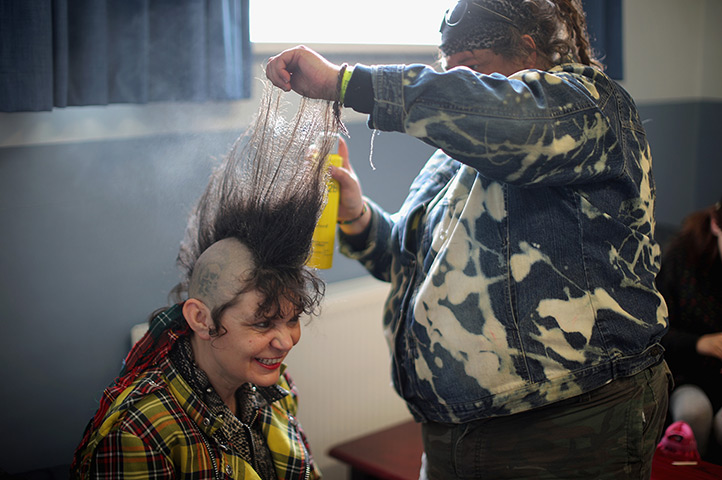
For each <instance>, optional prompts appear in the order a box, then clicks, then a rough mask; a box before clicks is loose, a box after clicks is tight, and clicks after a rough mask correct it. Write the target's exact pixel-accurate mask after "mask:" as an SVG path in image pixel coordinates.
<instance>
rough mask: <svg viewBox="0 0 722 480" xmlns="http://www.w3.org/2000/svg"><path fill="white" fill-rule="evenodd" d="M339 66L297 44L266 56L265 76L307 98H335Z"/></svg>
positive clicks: (276, 84)
mask: <svg viewBox="0 0 722 480" xmlns="http://www.w3.org/2000/svg"><path fill="white" fill-rule="evenodd" d="M340 70H341V67H340V66H339V65H336V64H333V63H331V62H329V61H328V60H326V59H325V58H324V57H322V56H321V55H319V54H318V53H316V52H314V51H313V50H311V49H310V48H307V47H304V46H303V45H299V46H297V47H293V48H289V49H288V50H284V51H283V52H281V53H279V54H278V55H276V56H275V57H271V58H269V59H268V63H267V64H266V77H268V79H269V80H270V81H271V82H272V83H273V84H274V85H275V86H277V87H279V88H281V89H282V90H283V91H285V92H288V91H290V90H293V91H294V92H296V93H298V94H300V95H303V96H305V97H309V98H318V99H322V100H338V74H339V71H340Z"/></svg>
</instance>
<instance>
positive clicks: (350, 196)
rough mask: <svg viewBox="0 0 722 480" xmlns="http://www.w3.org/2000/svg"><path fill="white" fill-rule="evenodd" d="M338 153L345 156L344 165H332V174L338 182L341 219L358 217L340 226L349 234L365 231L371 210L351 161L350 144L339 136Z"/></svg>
mask: <svg viewBox="0 0 722 480" xmlns="http://www.w3.org/2000/svg"><path fill="white" fill-rule="evenodd" d="M338 153H339V155H341V157H342V158H343V166H342V167H331V176H332V177H333V179H334V180H336V181H337V182H338V185H339V189H340V194H339V205H338V219H339V221H341V222H342V221H345V220H351V219H356V218H358V220H354V221H353V222H352V223H349V224H345V225H344V224H339V228H340V229H341V231H343V232H344V233H345V234H347V235H357V234H359V233H361V232H363V231H364V230H365V229H366V228H367V227H368V225H369V223H370V221H371V210H369V209H368V207H366V206H365V204H364V199H363V194H362V192H361V183H360V182H359V180H358V177H357V176H356V172H354V170H353V167H352V166H351V162H350V161H349V155H348V145H346V142H345V141H344V139H343V138H339V142H338Z"/></svg>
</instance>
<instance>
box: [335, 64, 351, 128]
mask: <svg viewBox="0 0 722 480" xmlns="http://www.w3.org/2000/svg"><path fill="white" fill-rule="evenodd" d="M347 67H348V63H344V64H342V65H341V70H339V71H338V78H337V79H336V100H334V102H333V115H334V116H335V117H336V121H337V122H338V123H339V124H343V122H341V105H342V103H343V102H342V101H341V85H342V84H343V75H344V73H346V68H347Z"/></svg>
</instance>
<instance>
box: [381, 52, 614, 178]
mask: <svg viewBox="0 0 722 480" xmlns="http://www.w3.org/2000/svg"><path fill="white" fill-rule="evenodd" d="M372 79H373V90H374V97H375V102H374V108H373V111H372V112H371V116H370V118H369V126H370V127H371V128H376V129H379V130H383V131H398V132H403V133H406V134H409V135H412V136H414V137H417V138H419V139H421V140H423V141H424V142H426V143H428V144H430V145H432V146H435V147H437V148H440V149H442V150H443V151H444V152H445V153H446V154H447V155H449V156H451V157H452V158H454V159H456V160H459V161H461V162H462V163H465V164H466V165H469V166H471V167H473V168H474V169H476V170H477V171H479V172H480V174H481V175H483V176H485V177H487V178H489V179H492V180H497V181H500V182H503V183H508V184H514V185H519V186H559V185H570V184H575V183H587V182H595V181H602V180H608V179H609V178H615V177H618V176H619V175H621V174H622V173H623V172H624V168H625V167H624V158H625V157H624V155H623V154H622V151H623V150H622V145H621V142H620V141H619V140H618V139H619V128H618V127H617V125H618V124H619V122H617V121H614V120H613V119H616V118H617V117H619V116H620V115H619V114H618V113H617V112H616V103H615V102H613V101H612V99H613V98H614V95H613V90H614V87H613V86H612V82H611V80H609V79H608V78H607V77H606V76H604V75H603V74H602V73H601V72H598V71H596V70H594V69H592V68H590V67H586V68H579V69H578V71H577V70H575V71H573V72H563V71H561V70H558V71H556V72H543V71H537V70H526V71H522V72H519V73H517V74H515V75H513V76H511V77H509V78H507V77H505V76H503V75H499V74H492V75H482V74H478V73H476V72H473V71H472V70H470V69H468V68H454V69H452V70H450V71H448V72H444V73H439V72H436V71H435V70H433V69H432V68H430V67H428V66H423V65H410V66H404V65H386V66H378V67H374V68H373V76H372ZM603 107H604V108H603ZM605 109H607V110H608V111H605Z"/></svg>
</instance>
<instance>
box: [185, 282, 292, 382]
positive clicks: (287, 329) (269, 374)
mask: <svg viewBox="0 0 722 480" xmlns="http://www.w3.org/2000/svg"><path fill="white" fill-rule="evenodd" d="M263 300H264V299H263V296H262V295H261V294H260V293H258V292H257V291H255V290H253V291H250V292H247V293H243V294H241V295H240V296H239V297H238V299H237V301H236V302H235V303H234V304H233V305H232V306H230V307H228V308H227V309H225V310H224V312H223V314H222V316H221V318H220V322H219V323H220V325H221V330H220V332H219V335H218V336H214V337H210V338H209V339H208V340H207V341H201V342H194V343H196V344H198V346H197V347H196V348H195V349H194V354H195V356H196V362H197V363H198V366H199V367H200V368H201V369H202V370H203V371H205V372H206V374H207V375H208V378H209V379H210V380H211V383H212V384H213V385H214V387H216V390H219V393H221V390H230V391H235V390H236V389H237V388H238V387H240V386H241V385H243V384H244V383H246V382H250V383H253V384H254V385H257V386H260V387H268V386H271V385H273V384H274V383H276V382H277V381H278V378H279V375H280V367H281V363H282V362H283V360H284V359H285V358H286V355H288V352H290V351H291V349H292V348H293V347H294V345H296V343H298V340H299V339H300V338H301V324H300V321H299V318H298V314H297V312H296V311H295V310H294V309H293V306H292V305H290V303H289V304H283V303H282V307H283V309H282V311H281V313H280V314H279V315H276V316H274V317H272V318H267V317H265V316H262V315H258V313H257V312H258V305H259V304H260V303H262V301H263ZM199 340H200V339H199Z"/></svg>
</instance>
